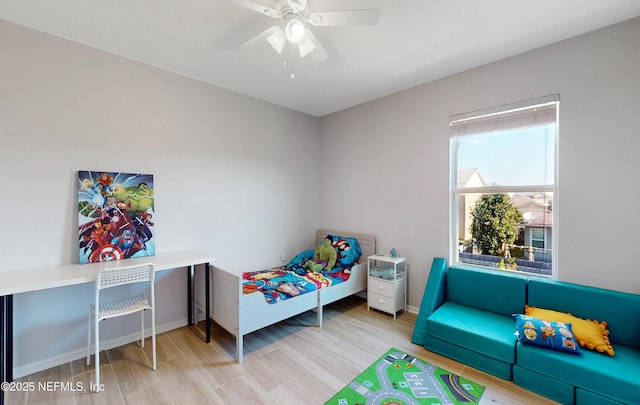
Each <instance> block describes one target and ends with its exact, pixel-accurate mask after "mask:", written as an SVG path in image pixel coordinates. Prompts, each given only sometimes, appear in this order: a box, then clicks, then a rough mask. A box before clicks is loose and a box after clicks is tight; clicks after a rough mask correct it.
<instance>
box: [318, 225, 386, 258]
mask: <svg viewBox="0 0 640 405" xmlns="http://www.w3.org/2000/svg"><path fill="white" fill-rule="evenodd" d="M327 234H331V235H337V236H343V237H345V238H355V239H357V240H358V244H360V249H362V254H361V255H360V259H359V260H358V262H359V263H366V262H367V257H369V256H371V255H375V254H376V237H375V236H373V235H367V234H363V233H353V232H343V231H333V230H328V229H318V230H317V231H316V245H319V244H321V243H322V241H323V240H324V238H326V237H327Z"/></svg>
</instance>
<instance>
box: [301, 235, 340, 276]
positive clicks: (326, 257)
mask: <svg viewBox="0 0 640 405" xmlns="http://www.w3.org/2000/svg"><path fill="white" fill-rule="evenodd" d="M337 258H338V253H336V250H335V249H334V248H333V246H331V241H330V240H329V239H325V240H324V241H323V242H322V245H318V247H316V252H315V254H314V255H313V260H309V261H308V262H306V263H305V264H304V268H305V269H307V270H309V271H316V272H318V271H322V270H326V271H329V270H331V269H332V268H333V266H334V265H335V264H336V260H337Z"/></svg>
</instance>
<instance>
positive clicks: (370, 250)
mask: <svg viewBox="0 0 640 405" xmlns="http://www.w3.org/2000/svg"><path fill="white" fill-rule="evenodd" d="M328 233H329V234H333V235H339V236H343V237H351V238H356V239H357V240H358V243H359V244H360V248H361V249H362V254H361V255H360V259H359V264H357V265H356V266H354V267H353V268H352V269H351V276H349V279H348V280H347V281H344V282H342V283H340V284H336V285H334V286H331V287H324V288H320V289H318V290H316V291H313V292H310V293H307V294H303V295H299V296H297V297H294V298H289V299H287V300H285V301H281V302H278V303H276V304H268V303H267V302H266V300H265V299H264V295H263V294H261V293H253V294H243V293H242V275H240V274H233V273H230V272H228V271H225V270H223V269H220V268H217V267H215V266H214V267H212V274H213V298H212V303H213V306H212V308H211V312H212V314H211V318H212V319H213V320H214V321H215V322H217V323H218V324H219V325H220V326H222V327H223V328H224V329H226V330H227V331H229V333H231V334H233V335H234V336H235V337H236V360H237V361H238V363H241V362H242V360H243V338H244V335H247V334H249V333H251V332H254V331H256V330H258V329H262V328H264V327H266V326H269V325H273V324H274V323H277V322H280V321H282V320H285V319H287V318H290V317H292V316H295V315H298V314H301V313H303V312H305V311H308V310H311V309H315V310H316V312H317V316H318V323H317V326H319V327H322V309H323V307H324V306H325V305H327V304H330V303H332V302H334V301H337V300H339V299H342V298H345V297H348V296H350V295H353V294H356V293H358V292H360V291H362V290H365V289H366V288H367V257H368V256H370V255H373V254H375V250H376V239H375V236H373V235H365V234H354V233H349V232H341V231H329V230H323V229H321V230H318V231H317V232H316V242H317V244H318V245H319V244H320V243H321V242H322V241H323V240H324V238H325V237H326V235H327V234H328Z"/></svg>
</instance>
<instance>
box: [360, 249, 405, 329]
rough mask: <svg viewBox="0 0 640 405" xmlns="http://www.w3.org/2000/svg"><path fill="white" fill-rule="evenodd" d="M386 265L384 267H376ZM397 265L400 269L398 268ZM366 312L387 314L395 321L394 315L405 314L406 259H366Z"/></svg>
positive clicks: (385, 257)
mask: <svg viewBox="0 0 640 405" xmlns="http://www.w3.org/2000/svg"><path fill="white" fill-rule="evenodd" d="M380 263H387V265H386V266H378V264H380ZM399 265H402V266H400V268H398V266H399ZM367 272H368V278H367V310H369V308H375V309H379V310H380V311H384V312H388V313H390V314H392V315H393V319H396V313H397V312H398V311H399V310H400V309H403V310H404V312H407V258H406V257H391V256H389V255H372V256H369V257H367Z"/></svg>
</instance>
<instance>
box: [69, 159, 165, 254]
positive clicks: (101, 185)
mask: <svg viewBox="0 0 640 405" xmlns="http://www.w3.org/2000/svg"><path fill="white" fill-rule="evenodd" d="M153 216H154V196H153V175H151V174H132V173H120V172H106V171H79V172H78V234H79V247H80V249H79V256H80V263H94V262H103V261H110V260H120V259H128V258H131V257H142V256H154V255H155V239H154V229H153V219H154V218H153Z"/></svg>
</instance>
